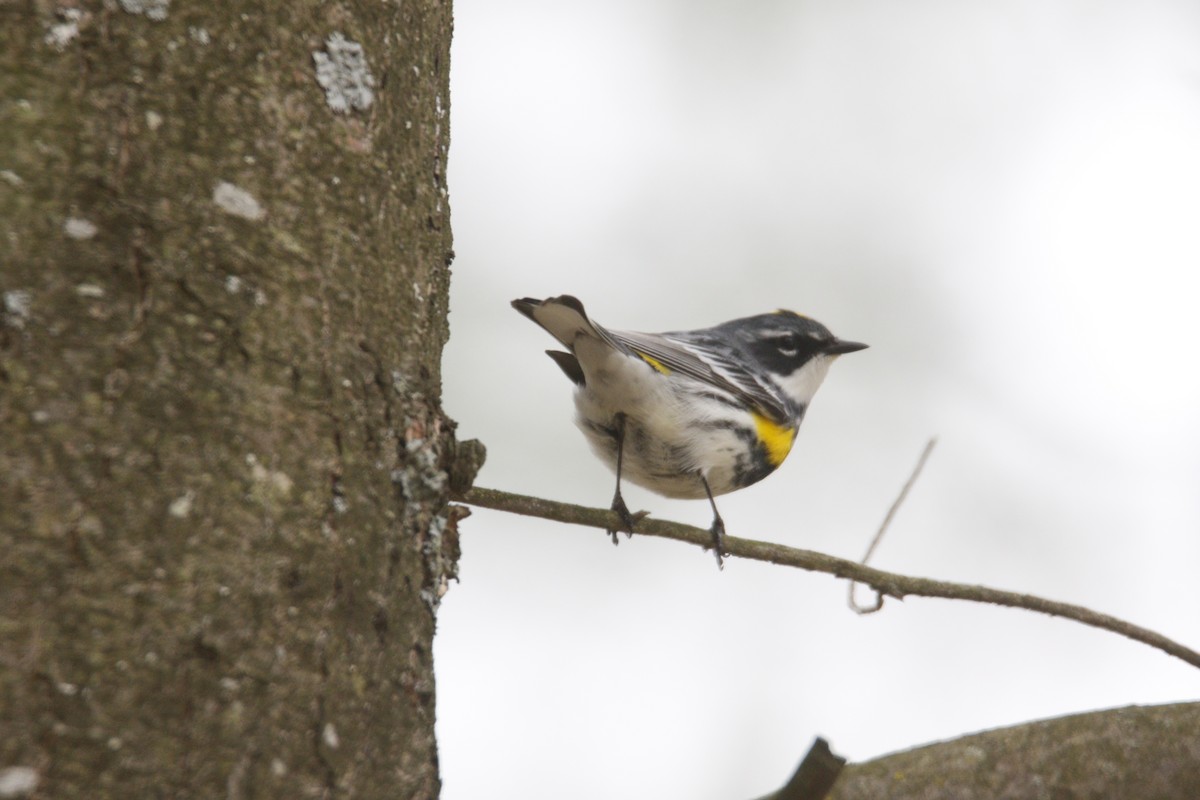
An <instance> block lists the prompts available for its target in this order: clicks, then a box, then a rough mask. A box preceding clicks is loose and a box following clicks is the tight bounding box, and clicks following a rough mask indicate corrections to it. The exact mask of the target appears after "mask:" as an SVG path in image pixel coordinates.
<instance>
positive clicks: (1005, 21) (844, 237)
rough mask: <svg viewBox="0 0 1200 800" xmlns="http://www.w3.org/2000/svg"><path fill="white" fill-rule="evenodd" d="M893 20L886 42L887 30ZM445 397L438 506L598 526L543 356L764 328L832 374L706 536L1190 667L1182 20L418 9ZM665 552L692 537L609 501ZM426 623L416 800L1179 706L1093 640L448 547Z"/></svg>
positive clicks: (1194, 508) (468, 534)
mask: <svg viewBox="0 0 1200 800" xmlns="http://www.w3.org/2000/svg"><path fill="white" fill-rule="evenodd" d="M901 5H902V6H903V7H901ZM451 88H452V107H451V113H452V119H453V143H452V150H451V160H450V188H451V202H452V206H453V213H454V232H455V249H456V251H457V253H458V259H457V261H456V262H455V264H454V284H453V287H452V292H451V300H452V315H451V325H452V338H451V342H450V345H449V347H448V349H447V352H446V359H445V366H444V375H445V402H446V405H447V408H448V410H449V412H450V414H451V415H452V416H453V417H455V418H456V419H457V420H458V421H459V423H460V431H459V432H460V435H462V436H464V437H478V438H480V439H482V440H483V441H484V442H485V443H486V445H487V446H488V449H489V460H488V465H487V466H486V467H485V468H484V470H483V472H482V473H481V475H480V478H479V481H478V482H479V484H480V485H484V486H491V487H495V488H499V489H507V490H510V491H517V492H523V493H528V494H536V495H542V496H545V497H549V498H554V499H559V500H565V501H570V502H577V503H583V504H587V505H593V506H601V507H603V506H606V505H607V504H608V502H609V500H610V498H611V492H612V478H611V476H610V474H609V473H608V471H607V470H606V469H605V468H604V467H603V466H602V465H601V464H600V463H599V462H597V461H595V460H594V459H593V457H592V456H591V454H590V452H589V450H588V448H587V445H586V443H585V441H584V439H583V437H582V435H580V434H579V433H578V431H576V430H575V428H574V426H573V424H572V422H571V419H572V414H573V409H572V407H571V399H570V396H571V387H570V384H569V383H568V382H567V381H566V380H565V378H563V376H562V375H561V374H560V373H559V371H558V369H557V367H555V365H554V364H553V363H552V362H551V361H550V360H549V359H548V358H546V357H545V356H544V355H543V354H542V351H543V350H544V349H546V348H547V347H550V346H551V345H552V344H553V342H552V340H551V339H550V338H549V337H548V336H547V335H546V334H545V333H544V332H542V331H541V330H539V329H538V328H536V327H535V326H533V325H532V324H530V323H529V322H528V321H527V320H525V319H524V318H522V317H521V316H519V315H518V314H516V313H515V312H514V311H512V309H510V308H509V306H508V302H509V300H511V299H512V298H515V297H521V296H526V295H532V296H549V295H554V294H560V293H564V292H569V293H573V294H576V295H578V296H579V297H580V298H581V299H582V300H583V301H584V302H585V303H586V304H587V306H588V309H589V311H590V312H591V313H592V315H593V316H594V317H595V318H597V319H598V320H600V321H601V322H602V323H604V324H606V325H610V326H612V327H617V328H630V329H635V330H636V329H640V330H651V331H653V330H669V329H679V328H689V327H700V326H704V325H709V324H713V323H716V322H720V321H723V320H725V319H729V318H732V317H736V316H742V315H746V314H753V313H759V312H761V311H766V310H771V309H774V308H777V307H781V306H782V307H787V308H792V309H794V310H797V311H801V312H803V313H807V314H811V315H812V316H814V317H816V318H817V319H820V320H821V321H823V322H825V323H826V324H827V325H829V326H830V327H831V328H832V329H833V330H834V332H835V333H837V334H839V335H841V336H843V337H845V338H849V339H856V340H861V341H866V342H869V343H870V344H871V345H872V347H871V349H870V350H867V351H865V352H863V353H856V354H853V355H851V356H848V357H846V358H844V359H842V360H840V361H839V362H838V363H837V364H836V365H835V366H834V368H833V369H832V370H831V374H830V376H829V378H828V379H827V381H826V384H825V386H824V387H823V388H822V390H821V392H820V393H819V394H818V396H817V399H816V402H815V404H814V406H813V409H812V411H811V412H810V414H809V417H808V419H807V420H806V422H805V425H804V427H803V428H802V430H801V434H800V438H799V441H798V443H797V446H796V449H795V450H794V451H793V454H792V456H791V458H790V459H789V460H788V462H787V463H786V464H785V465H784V467H783V468H782V469H781V470H780V471H779V472H778V473H777V474H776V475H773V476H771V477H770V478H768V479H767V480H766V481H764V482H762V483H760V484H758V485H757V486H755V487H752V488H750V489H747V490H744V491H742V492H739V493H736V494H733V495H727V496H725V497H723V498H720V499H719V505H720V508H721V511H722V515H723V516H724V518H725V520H726V524H727V526H728V529H729V532H730V533H731V534H733V535H738V536H750V537H754V538H765V539H771V540H775V541H780V542H784V543H786V544H791V545H795V546H799V547H807V548H812V549H816V550H822V551H825V552H829V553H833V554H835V555H841V556H846V557H852V558H853V557H858V556H859V555H861V552H862V550H863V549H864V548H865V546H866V544H867V542H868V541H869V540H870V537H871V535H872V534H873V532H874V529H875V527H876V526H877V525H878V523H879V521H880V519H881V518H882V516H883V514H884V512H885V511H886V509H887V507H888V505H889V504H890V503H891V501H892V499H893V497H894V496H895V493H896V491H897V490H898V489H899V487H900V485H901V484H902V483H903V481H904V479H905V478H906V477H907V474H908V471H909V470H910V469H911V466H912V464H913V462H914V461H915V459H916V457H917V455H918V453H919V451H920V449H921V447H922V445H923V444H924V441H925V440H926V438H928V437H929V436H930V435H933V434H936V435H938V436H939V437H940V444H939V447H938V450H937V451H936V452H935V454H934V456H933V459H932V461H931V462H930V464H929V467H928V469H927V471H926V474H925V476H924V477H923V478H922V480H921V482H920V483H919V484H918V485H917V487H916V488H915V490H914V492H913V494H912V496H911V498H910V501H909V503H908V504H907V505H906V506H905V507H904V508H903V509H902V511H901V512H900V515H899V517H898V519H897V521H896V523H895V525H894V526H893V529H892V531H891V532H890V534H889V537H888V539H887V540H885V542H884V544H883V546H882V549H881V551H880V553H879V554H878V556H877V559H876V562H875V563H876V564H877V566H880V567H882V568H887V569H894V570H898V571H907V572H911V573H915V574H920V575H928V576H931V577H938V578H943V579H948V580H961V581H968V582H981V583H986V584H989V585H993V586H996V587H999V588H1007V589H1016V590H1021V591H1028V592H1033V593H1037V594H1041V595H1045V596H1048V597H1052V598H1056V599H1061V600H1067V601H1072V602H1077V603H1081V604H1084V605H1087V606H1090V607H1093V608H1095V609H1097V610H1101V611H1105V612H1108V613H1112V614H1115V615H1117V616H1120V617H1123V618H1125V619H1128V620H1130V621H1133V622H1136V623H1139V624H1143V625H1146V626H1148V627H1150V628H1153V629H1156V630H1158V631H1160V632H1162V633H1164V634H1167V635H1169V636H1172V637H1175V638H1177V639H1179V640H1181V641H1183V642H1184V643H1186V644H1189V645H1190V646H1192V647H1194V648H1196V647H1200V613H1197V612H1198V611H1200V603H1198V601H1197V600H1196V597H1195V590H1194V588H1195V585H1196V577H1195V576H1196V571H1197V566H1198V565H1200V370H1197V366H1196V362H1197V357H1196V355H1195V350H1196V344H1197V342H1198V341H1200V326H1198V323H1197V321H1196V320H1197V316H1196V313H1195V306H1196V304H1197V303H1198V302H1200V291H1198V289H1200V278H1198V275H1200V5H1197V4H1196V3H1194V2H1187V1H1186V0H1178V2H1166V1H1165V0H1164V1H1161V2H1140V3H1136V4H1135V3H1127V2H1115V1H1108V2H1106V1H1104V0H1080V1H1079V2H1065V1H1064V0H1040V1H1038V2H1034V1H1033V0H1029V1H1027V2H1008V3H1003V4H998V3H985V2H980V1H978V0H976V1H973V2H963V1H962V0H958V1H956V2H951V1H950V0H945V2H934V1H933V0H912V1H911V2H908V3H904V4H895V3H886V2H878V1H877V2H855V1H847V0H842V1H841V2H820V3H818V2H797V0H791V2H788V3H781V2H780V3H771V2H761V3H754V4H747V3H744V2H734V1H733V0H727V1H726V2H721V1H720V0H707V1H706V2H699V3H697V2H686V3H685V2H662V3H656V4H648V3H644V2H635V1H634V0H607V1H606V2H595V1H594V0H584V2H580V3H572V4H562V3H553V2H549V1H548V0H541V1H539V0H515V1H514V2H510V3H503V4H500V3H489V2H484V0H458V2H457V3H456V28H455V43H454V52H453V72H452V86H451ZM627 498H628V499H629V501H630V506H631V507H633V508H645V509H649V510H650V511H652V513H654V514H655V515H656V516H661V517H666V518H671V519H678V520H682V521H687V522H692V523H695V524H698V525H701V526H707V524H708V521H709V512H708V509H707V504H706V503H704V502H695V501H668V500H665V499H662V498H659V497H657V496H655V495H652V494H650V493H647V492H644V491H641V490H639V489H637V488H636V487H630V488H628V491H627ZM462 533H463V541H462V544H463V559H462V582H461V584H456V585H453V586H452V588H451V590H450V593H449V594H448V595H447V596H446V598H445V600H444V601H443V605H442V610H441V616H440V622H439V631H438V637H437V640H436V644H435V647H436V653H435V655H436V660H437V663H436V666H437V675H438V716H439V720H438V736H439V742H440V748H441V759H442V762H441V763H442V770H443V779H444V782H445V790H444V794H443V797H444V798H445V800H471V799H473V798H485V797H486V798H509V797H512V798H517V797H520V798H561V797H571V798H579V799H582V800H586V799H587V798H613V797H621V798H633V799H634V800H636V798H643V797H645V798H650V797H663V796H667V797H688V798H700V799H701V800H704V799H705V798H714V799H715V798H722V799H723V800H725V799H727V798H731V797H732V798H737V797H746V798H749V797H753V796H757V795H761V794H764V793H766V792H768V791H771V790H773V789H774V788H777V787H778V785H780V784H781V783H782V782H783V781H784V780H785V779H786V778H787V776H788V775H789V774H790V771H791V770H792V769H793V768H794V766H795V763H796V762H797V761H798V759H799V758H800V756H801V755H802V754H803V752H804V751H805V750H806V749H807V747H808V745H809V744H810V742H811V740H812V738H813V736H815V735H823V736H825V737H827V738H828V739H829V740H830V741H831V743H832V746H833V749H834V751H835V752H838V753H841V754H843V755H846V756H848V757H850V758H851V759H854V760H862V759H866V758H869V757H872V756H875V755H879V754H881V753H884V752H887V751H891V750H896V749H903V748H907V747H910V746H914V745H919V744H923V743H926V742H928V741H931V740H936V739H940V738H949V737H954V736H957V735H959V734H963V733H967V732H971V731H976V730H980V729H984V728H989V727H995V726H1000V725H1009V724H1014V723H1019V722H1023V721H1028V720H1031V719H1036V718H1042V717H1047V716H1055V715H1061V714H1066V713H1074V712H1081V711H1088V710H1092V709H1097V708H1105V707H1111V706H1120V705H1126V704H1130V703H1159V702H1169V701H1177V700H1191V699H1196V698H1197V696H1198V695H1200V672H1198V671H1197V670H1195V669H1193V668H1191V667H1188V666H1187V665H1185V664H1183V663H1182V662H1178V661H1176V660H1174V659H1172V658H1170V657H1168V656H1166V655H1163V654H1161V653H1158V652H1156V651H1152V650H1150V649H1148V648H1146V647H1144V646H1141V645H1138V644H1135V643H1133V642H1129V641H1126V640H1123V639H1120V638H1118V637H1116V636H1114V635H1111V634H1106V633H1101V632H1097V631H1092V630H1090V629H1086V628H1083V627H1081V626H1079V625H1076V624H1073V623H1068V622H1064V621H1055V620H1048V619H1044V618H1040V617H1038V616H1035V615H1033V614H1030V613H1024V612H1016V611H1009V610H1000V609H992V608H988V607H981V606H973V605H967V604H963V603H950V602H946V601H937V600H922V599H910V600H907V601H905V602H904V603H896V602H890V603H888V605H887V607H886V608H885V610H884V611H883V612H882V613H880V614H877V615H874V616H872V617H865V618H863V617H858V616H855V615H854V614H852V613H851V612H850V611H849V610H848V609H846V607H845V592H846V587H845V585H844V584H843V583H840V582H837V581H834V580H832V579H830V578H828V577H825V576H819V575H812V574H808V573H802V572H796V571H792V570H785V569H782V568H779V567H770V566H765V565H758V564H751V563H746V562H741V561H737V560H734V561H732V562H731V563H729V565H728V566H727V568H726V570H725V571H724V572H723V573H718V571H717V570H716V568H715V566H714V565H713V561H712V557H711V555H709V554H707V553H704V552H701V551H699V550H697V549H695V548H689V547H686V546H684V545H680V544H675V543H670V542H660V541H653V540H647V539H639V538H635V539H633V540H632V541H629V542H626V541H624V540H623V541H622V544H621V546H620V547H617V548H614V547H613V546H612V545H611V544H610V543H609V542H608V541H607V538H606V537H605V535H604V533H603V532H601V531H590V530H586V529H582V528H573V527H567V526H563V525H557V524H552V523H547V522H541V521H536V520H528V519H523V518H518V517H513V516H509V515H504V514H499V513H494V512H486V511H477V512H476V513H475V515H474V516H473V517H472V518H471V519H470V520H468V521H467V522H465V523H464V524H463V526H462Z"/></svg>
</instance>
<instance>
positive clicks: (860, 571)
mask: <svg viewBox="0 0 1200 800" xmlns="http://www.w3.org/2000/svg"><path fill="white" fill-rule="evenodd" d="M454 499H456V500H460V501H462V502H464V503H468V504H470V505H473V506H479V507H480V508H492V509H496V510H498V511H508V512H511V513H514V514H523V515H525V516H530V517H540V518H542V519H550V520H556V521H558V522H567V523H571V524H574V525H586V526H588V527H591V528H599V529H600V530H608V529H610V528H612V527H613V526H614V525H617V524H619V523H620V520H619V519H617V515H616V512H613V511H610V510H608V509H600V508H586V507H584V506H576V505H571V504H570V503H557V502H554V501H552V500H543V499H541V498H539V497H528V496H526V495H520V494H511V493H509V492H501V491H497V490H496V489H484V488H482V487H476V488H473V489H471V490H469V491H467V492H466V493H465V494H461V495H457V496H456V497H455V498H454ZM636 528H637V530H636V532H637V533H639V534H642V535H644V536H657V537H660V538H664V539H675V540H677V541H680V542H688V543H689V544H694V545H697V546H698V547H702V548H705V549H708V546H711V544H712V534H711V533H710V532H709V531H708V530H706V529H704V528H696V527H693V526H691V525H684V524H682V523H679V522H670V521H668V520H662V519H654V518H650V517H648V518H646V519H643V520H640V521H638V523H637V526H636ZM725 549H726V554H727V555H730V556H733V557H735V558H749V559H752V560H755V561H766V562H768V563H771V564H779V565H780V566H785V567H796V568H798V569H804V570H808V571H810V572H824V573H826V574H829V575H833V576H836V577H838V578H846V579H848V580H852V581H858V582H859V583H865V584H867V585H868V586H870V587H871V588H873V589H875V590H876V591H878V592H880V593H881V594H883V595H886V596H888V597H895V598H896V599H898V600H899V599H903V598H904V597H906V596H909V595H912V596H917V597H941V598H945V599H947V600H969V601H971V602H975V603H990V604H992V605H998V606H1007V607H1009V608H1023V609H1025V610H1027V611H1036V612H1038V613H1040V614H1047V615H1049V616H1052V617H1062V618H1064V619H1071V620H1075V621H1076V622H1079V623H1082V624H1084V625H1089V626H1091V627H1093V628H1099V629H1101V630H1105V631H1109V632H1110V633H1115V634H1118V635H1120V636H1124V637H1126V638H1128V639H1132V640H1134V641H1135V642H1141V643H1142V644H1145V645H1149V646H1150V647H1153V648H1155V649H1157V650H1161V651H1163V652H1164V653H1167V654H1168V655H1172V656H1175V657H1176V658H1178V659H1181V660H1183V661H1186V662H1187V663H1188V664H1191V665H1192V666H1193V667H1197V668H1200V652H1196V651H1195V650H1192V649H1191V648H1188V647H1184V646H1183V645H1182V644H1180V643H1178V642H1176V641H1174V640H1172V639H1168V638H1167V637H1165V636H1163V635H1162V634H1160V633H1155V632H1154V631H1152V630H1149V629H1147V628H1143V627H1141V626H1139V625H1134V624H1133V623H1130V622H1125V621H1124V620H1120V619H1117V618H1116V617H1113V616H1110V615H1108V614H1101V613H1100V612H1098V611H1092V610H1091V609H1089V608H1084V607H1083V606H1077V605H1074V604H1071V603H1060V602H1058V601H1056V600H1047V599H1045V598H1042V597H1037V596H1036V595H1031V594H1021V593H1020V592H1008V591H1004V590H1002V589H992V588H989V587H987V586H978V585H972V584H966V583H951V582H950V581H935V580H933V579H931V578H917V577H912V576H908V575H899V574H897V573H894V572H885V571H883V570H881V569H875V568H874V567H868V566H866V565H865V564H859V563H857V562H854V561H848V560H846V559H844V558H836V557H834V556H828V555H825V554H824V553H818V552H815V551H813V550H802V549H800V548H797V547H787V546H786V545H782V544H772V543H771V542H760V541H757V540H755V539H743V538H740V537H736V536H726V537H725Z"/></svg>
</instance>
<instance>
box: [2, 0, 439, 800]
mask: <svg viewBox="0 0 1200 800" xmlns="http://www.w3.org/2000/svg"><path fill="white" fill-rule="evenodd" d="M168 3H169V0H118V1H115V2H114V1H111V0H110V1H109V2H104V3H101V2H97V1H94V0H85V1H84V2H82V3H75V2H72V0H64V2H63V3H62V4H61V5H55V4H54V3H53V2H48V1H47V0H41V1H40V2H24V3H18V4H12V3H10V4H7V5H4V6H3V7H0V65H2V67H0V69H2V72H0V292H2V293H3V304H2V305H0V554H2V555H0V770H4V769H7V770H9V771H8V772H7V773H5V774H6V775H7V776H8V777H9V778H10V779H24V780H26V783H27V784H28V783H29V782H33V783H35V784H36V788H35V789H34V790H33V791H34V793H35V796H38V797H78V796H86V797H90V798H109V797H112V798H129V797H216V796H228V797H242V798H246V797H328V796H334V795H354V796H357V797H383V796H386V797H389V798H395V797H405V798H408V797H412V798H432V797H435V796H436V795H437V793H438V786H439V783H438V772H437V757H436V749H435V742H434V738H433V721H434V681H433V669H432V654H431V647H430V644H431V639H432V635H433V628H434V622H435V613H436V608H437V602H438V598H439V596H440V593H441V592H442V591H443V588H444V585H445V581H446V579H447V577H448V576H449V575H450V574H451V572H452V570H453V562H454V558H455V557H456V554H455V552H454V542H453V538H454V536H453V533H454V531H453V528H454V525H453V522H454V520H453V519H452V518H451V517H450V515H449V512H448V509H447V504H446V498H447V492H448V486H447V470H448V468H449V466H450V460H451V458H452V455H453V452H454V443H453V438H452V431H451V426H450V424H449V423H448V422H447V421H446V420H445V419H444V418H443V416H442V415H441V412H440V409H439V406H438V401H439V393H440V376H439V371H438V363H439V359H440V355H441V349H442V346H443V344H444V343H445V340H446V338H447V335H448V331H447V321H446V318H447V284H448V280H449V271H448V265H449V261H450V258H451V249H450V248H451V240H450V227H449V208H448V205H447V199H446V186H445V173H444V165H445V158H446V153H447V147H448V133H449V128H448V119H447V112H448V95H447V91H448V81H447V75H448V70H449V42H450V32H451V16H450V3H449V0H446V2H438V0H412V1H411V2H410V1H409V0H405V2H403V3H398V2H370V3H366V2H363V3H356V2H339V3H318V2H311V1H310V2H301V3H297V2H291V1H290V0H289V2H279V0H267V1H266V2H258V3H254V4H245V5H238V4H232V5H230V4H219V3H218V4H204V3H201V4H195V3H190V4H182V3H178V2H177V3H175V4H173V5H168ZM335 34H341V35H343V36H344V39H339V38H337V37H335V36H334V35H335ZM355 43H357V44H359V45H361V47H362V52H361V56H362V58H363V59H365V66H363V67H362V68H361V69H357V70H356V68H355V63H354V62H353V57H354V44H355ZM314 53H322V54H324V55H323V56H321V55H319V56H317V57H316V58H314ZM347 57H348V59H349V60H348V61H347V60H346V58H347ZM331 58H332V61H333V62H334V64H333V66H334V73H335V74H334V78H335V81H336V80H341V81H343V84H341V86H340V88H341V89H342V95H341V99H340V100H339V98H338V96H337V94H336V91H334V92H333V93H329V94H327V91H326V89H324V88H322V86H320V85H319V84H318V81H317V75H316V69H317V66H318V64H319V63H321V62H322V60H323V59H324V60H325V61H326V62H329V61H330V59H331ZM339 58H342V60H341V61H340V62H339V60H338V59H339ZM339 70H340V72H339ZM368 71H369V74H370V75H371V76H372V78H373V81H374V85H373V87H372V86H370V85H369V84H368V83H367V81H368V80H371V79H368V78H366V77H365V75H366V74H367V73H368ZM356 80H357V84H356ZM337 88H338V84H336V83H335V84H334V89H335V90H336V89H337ZM368 90H370V91H373V97H372V98H368V96H367V95H368V93H369V91H368ZM355 92H357V94H355ZM347 98H349V99H348V100H347ZM368 99H370V102H369V103H367V100H368ZM342 105H344V106H346V107H345V108H341V107H340V106H342ZM14 770H16V771H14ZM21 791H22V792H25V791H26V790H25V789H22V790H21Z"/></svg>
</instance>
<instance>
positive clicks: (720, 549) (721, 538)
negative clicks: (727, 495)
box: [697, 472, 725, 569]
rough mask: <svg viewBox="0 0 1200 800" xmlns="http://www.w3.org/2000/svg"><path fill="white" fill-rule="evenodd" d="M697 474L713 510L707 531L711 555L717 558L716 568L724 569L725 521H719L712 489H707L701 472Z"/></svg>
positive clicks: (706, 483) (705, 479) (718, 512)
mask: <svg viewBox="0 0 1200 800" xmlns="http://www.w3.org/2000/svg"><path fill="white" fill-rule="evenodd" d="M697 474H698V475H699V476H700V482H701V483H703V484H704V493H705V494H706V495H708V503H709V505H711V506H712V510H713V521H712V526H711V527H710V528H709V529H708V531H709V533H711V534H712V537H713V553H715V554H716V556H717V568H718V569H725V560H724V556H725V520H723V519H721V512H720V511H717V501H716V500H713V493H712V489H710V488H708V479H707V478H705V477H704V473H703V472H700V473H697Z"/></svg>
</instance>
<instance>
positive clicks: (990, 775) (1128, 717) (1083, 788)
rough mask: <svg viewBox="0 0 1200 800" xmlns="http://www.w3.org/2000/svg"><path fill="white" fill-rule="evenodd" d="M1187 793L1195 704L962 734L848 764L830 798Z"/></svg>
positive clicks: (995, 799)
mask: <svg viewBox="0 0 1200 800" xmlns="http://www.w3.org/2000/svg"><path fill="white" fill-rule="evenodd" d="M883 797H886V798H895V799H896V800H975V798H979V800H984V799H985V798H986V800H1004V799H1005V798H1012V800H1036V799H1037V798H1063V799H1064V800H1065V799H1066V798H1069V799H1070V800H1109V798H1119V797H1131V798H1133V797H1136V798H1139V799H1142V798H1144V799H1145V800H1151V798H1153V800H1193V799H1194V798H1196V797H1200V704H1197V703H1180V704H1176V705H1167V706H1151V707H1137V706H1133V707H1129V708H1120V709H1113V710H1109V711H1097V712H1093V713H1090V714H1077V715H1074V716H1070V717H1061V718H1059V719H1051V720H1042V721H1039V722H1031V723H1027V724H1025V725H1018V726H1015V727H1012V728H1001V729H999V730H994V731H988V732H986V733H979V734H975V735H973V736H963V737H961V738H958V739H954V740H953V741H949V742H941V743H938V744H931V745H927V746H925V747H919V748H915V749H913V750H907V751H905V752H903V753H896V754H894V755H890V756H884V757H882V758H878V759H875V760H873V761H868V762H865V763H862V764H851V765H849V766H847V767H846V768H845V771H844V772H843V773H842V776H841V777H840V778H839V779H838V782H837V784H836V785H835V786H834V789H833V792H832V793H831V794H830V795H829V800H860V798H861V799H862V800H867V799H868V798H869V800H878V798H883Z"/></svg>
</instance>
